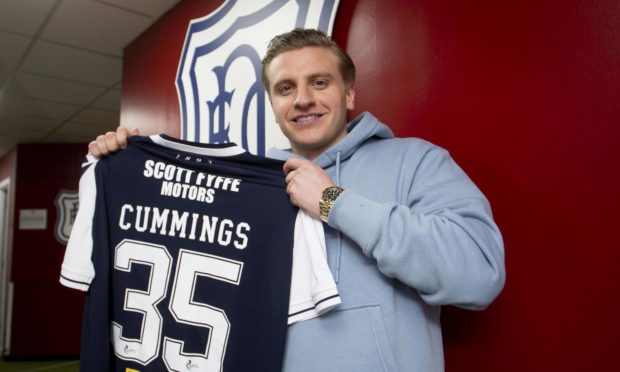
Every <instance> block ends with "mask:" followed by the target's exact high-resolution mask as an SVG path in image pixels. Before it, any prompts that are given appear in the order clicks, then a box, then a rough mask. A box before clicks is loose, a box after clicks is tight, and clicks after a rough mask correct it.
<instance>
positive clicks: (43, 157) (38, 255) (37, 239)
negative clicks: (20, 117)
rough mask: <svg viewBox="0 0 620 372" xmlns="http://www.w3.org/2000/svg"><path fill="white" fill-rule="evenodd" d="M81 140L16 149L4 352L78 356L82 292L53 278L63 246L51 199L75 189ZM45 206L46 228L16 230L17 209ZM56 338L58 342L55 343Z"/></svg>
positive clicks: (83, 150) (82, 146)
mask: <svg viewBox="0 0 620 372" xmlns="http://www.w3.org/2000/svg"><path fill="white" fill-rule="evenodd" d="M86 152H87V148H86V144H85V143H80V144H32V145H31V144H20V145H18V146H17V150H16V159H17V161H16V164H15V165H16V172H15V174H16V175H15V180H11V182H12V185H11V186H12V187H15V201H14V203H15V204H14V214H13V225H14V230H13V244H12V249H11V265H10V278H11V282H12V283H13V307H12V322H11V345H10V356H11V357H19V356H45V355H53V356H59V355H66V356H73V355H78V353H79V345H80V329H81V323H82V302H83V294H82V293H81V292H79V291H76V290H74V289H69V288H65V287H62V286H61V285H60V283H59V282H58V280H59V277H60V265H61V263H62V259H63V257H64V253H65V245H63V244H61V243H59V242H58V241H57V240H56V237H55V235H54V227H55V225H56V220H57V214H56V206H55V204H54V200H55V198H56V195H57V194H58V192H59V191H60V190H61V189H66V190H77V189H78V183H79V177H80V164H81V162H82V160H83V159H84V155H85V154H86ZM22 209H46V210H47V228H46V229H44V230H20V229H19V211H20V210H22ZM59 340H61V341H62V342H59Z"/></svg>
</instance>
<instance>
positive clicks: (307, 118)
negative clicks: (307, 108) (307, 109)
mask: <svg viewBox="0 0 620 372" xmlns="http://www.w3.org/2000/svg"><path fill="white" fill-rule="evenodd" d="M318 117H319V115H305V116H300V117H298V118H296V119H295V122H296V123H299V124H304V123H308V122H311V121H312V120H314V119H316V118H318Z"/></svg>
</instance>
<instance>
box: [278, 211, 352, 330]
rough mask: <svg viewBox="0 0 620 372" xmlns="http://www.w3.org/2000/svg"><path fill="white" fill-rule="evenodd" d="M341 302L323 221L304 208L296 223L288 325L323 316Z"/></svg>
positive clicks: (299, 213)
mask: <svg viewBox="0 0 620 372" xmlns="http://www.w3.org/2000/svg"><path fill="white" fill-rule="evenodd" d="M339 304H340V295H339V294H338V288H337V287H336V283H335V282H334V277H333V276H332V273H331V271H330V270H329V266H328V265H327V255H326V251H325V233H324V231H323V224H322V223H321V221H319V220H317V219H314V218H312V217H310V216H309V215H308V214H307V213H306V212H304V211H302V210H301V209H300V210H299V212H298V213H297V219H296V222H295V247H294V248H293V273H292V277H291V294H290V302H289V316H288V324H289V325H290V324H293V323H295V322H299V321H303V320H307V319H311V318H314V317H317V316H319V315H322V314H324V313H326V312H328V311H329V310H331V309H333V308H334V307H336V306H337V305H339Z"/></svg>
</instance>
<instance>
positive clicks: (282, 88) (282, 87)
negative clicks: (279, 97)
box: [278, 84, 293, 94]
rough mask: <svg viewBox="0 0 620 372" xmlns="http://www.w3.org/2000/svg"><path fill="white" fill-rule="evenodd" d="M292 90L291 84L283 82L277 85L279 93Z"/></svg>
mask: <svg viewBox="0 0 620 372" xmlns="http://www.w3.org/2000/svg"><path fill="white" fill-rule="evenodd" d="M292 90H293V86H292V85H290V84H284V85H280V86H279V87H278V92H279V93H280V94H287V93H289V92H291V91H292Z"/></svg>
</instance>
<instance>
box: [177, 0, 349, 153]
mask: <svg viewBox="0 0 620 372" xmlns="http://www.w3.org/2000/svg"><path fill="white" fill-rule="evenodd" d="M338 3H339V1H338V0H271V1H268V0H228V1H225V2H224V4H222V5H221V6H220V7H219V8H218V9H217V10H216V11H215V12H213V13H212V14H210V15H208V16H205V17H203V18H200V19H196V20H193V21H192V22H191V23H190V25H189V28H188V31H187V35H186V37H185V45H184V47H183V53H182V55H181V60H180V62H179V69H178V72H177V78H176V87H177V92H178V95H179V106H180V109H181V138H182V139H185V140H189V141H196V142H202V143H227V142H235V143H237V144H239V145H241V146H242V147H243V148H245V149H246V150H248V151H249V152H251V153H253V154H257V155H265V153H266V151H267V150H268V149H269V148H271V147H280V148H285V147H288V141H287V140H286V138H285V137H284V136H283V135H282V133H281V132H280V130H279V128H278V125H277V124H276V123H275V119H274V116H273V113H272V111H271V107H270V106H269V99H268V97H267V93H266V92H265V90H264V88H263V85H262V79H261V63H260V61H261V59H262V56H263V55H264V53H265V50H266V49H267V44H268V42H269V40H271V38H272V37H273V36H275V35H278V34H281V33H283V32H287V31H290V30H292V29H293V28H296V27H303V28H315V29H319V30H322V31H324V32H325V33H327V34H328V35H330V34H331V31H332V26H333V21H334V17H335V14H336V9H337V7H338Z"/></svg>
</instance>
